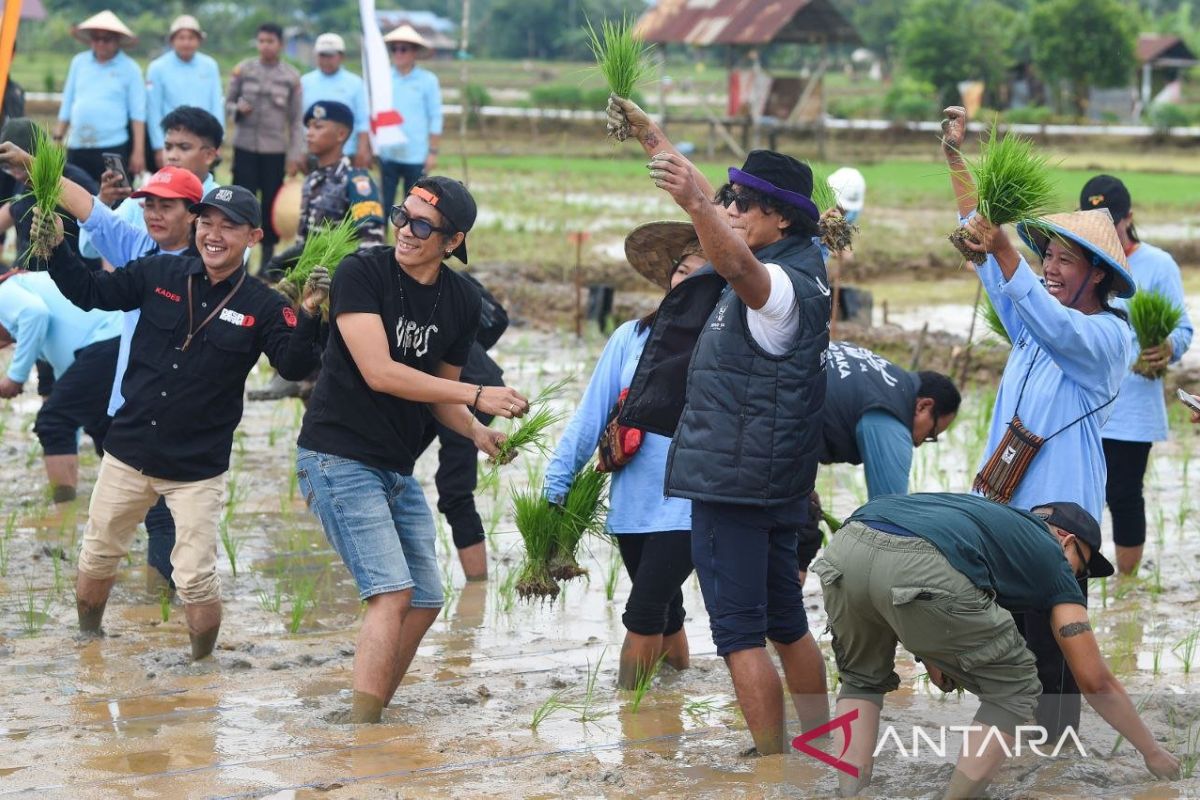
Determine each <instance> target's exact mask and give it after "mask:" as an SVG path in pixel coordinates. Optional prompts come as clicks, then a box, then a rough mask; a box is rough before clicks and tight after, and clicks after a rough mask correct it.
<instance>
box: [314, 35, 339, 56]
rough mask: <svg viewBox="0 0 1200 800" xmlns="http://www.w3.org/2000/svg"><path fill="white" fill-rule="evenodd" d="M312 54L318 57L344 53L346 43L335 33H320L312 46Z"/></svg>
mask: <svg viewBox="0 0 1200 800" xmlns="http://www.w3.org/2000/svg"><path fill="white" fill-rule="evenodd" d="M313 52H314V53H316V54H317V55H319V56H326V55H332V54H333V53H344V52H346V42H345V41H344V40H343V39H342V37H341V36H338V35H337V34H336V33H322V34H321V35H320V36H318V37H317V41H316V43H315V44H313Z"/></svg>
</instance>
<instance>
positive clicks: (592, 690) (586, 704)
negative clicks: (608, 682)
mask: <svg viewBox="0 0 1200 800" xmlns="http://www.w3.org/2000/svg"><path fill="white" fill-rule="evenodd" d="M607 652H608V647H605V648H604V649H603V650H601V651H600V657H599V658H597V659H596V663H595V665H593V664H592V660H591V659H590V658H589V659H588V676H587V683H586V684H584V687H583V707H582V708H581V709H580V714H579V721H580V722H583V723H585V724H586V723H588V722H594V721H595V720H598V719H600V718H601V717H603V716H605V713H606V712H603V711H600V710H598V709H596V708H595V707H594V701H595V699H596V687H597V686H598V685H599V682H600V664H601V662H603V661H604V655H605V654H606V653H607Z"/></svg>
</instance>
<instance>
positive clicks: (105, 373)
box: [0, 272, 121, 503]
mask: <svg viewBox="0 0 1200 800" xmlns="http://www.w3.org/2000/svg"><path fill="white" fill-rule="evenodd" d="M120 333H121V315H120V314H119V313H118V312H115V311H83V310H81V309H79V308H76V307H75V306H74V305H72V304H71V301H69V300H67V298H65V297H63V295H62V292H60V291H59V290H58V287H57V286H55V285H54V281H53V280H52V279H51V278H50V275H49V273H46V272H10V273H6V274H4V275H0V346H5V345H7V344H10V343H12V342H16V351H15V352H14V353H13V357H12V361H11V362H10V363H9V365H8V373H7V374H6V375H5V376H4V377H3V378H0V397H5V398H8V397H16V396H17V395H18V394H20V393H21V391H22V389H23V388H24V384H25V381H26V380H28V378H29V373H30V370H31V369H32V367H33V364H34V362H35V361H36V360H38V359H41V360H44V361H47V362H49V363H50V366H51V367H53V369H54V388H53V389H52V390H51V392H50V396H49V397H48V398H46V401H45V402H44V403H43V404H42V407H41V409H40V410H39V411H38V415H37V420H36V421H35V423H34V426H33V429H34V432H35V433H36V434H37V437H38V440H39V441H40V442H41V445H42V451H43V453H44V454H45V464H46V476H47V478H48V479H49V481H50V486H51V494H52V497H53V498H54V502H56V503H61V502H68V501H70V500H74V499H75V486H76V484H77V483H78V482H79V429H80V428H83V429H84V430H85V431H87V433H88V435H89V436H91V437H92V441H93V442H94V443H95V445H96V452H98V453H99V452H100V448H101V446H102V444H103V442H104V434H105V432H106V431H107V430H108V415H107V414H106V413H105V398H106V396H107V391H106V389H105V387H106V386H108V385H110V384H111V383H112V380H113V371H114V367H115V365H116V360H117V342H118V338H117V337H118V336H119V335H120Z"/></svg>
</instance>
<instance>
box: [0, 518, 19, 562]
mask: <svg viewBox="0 0 1200 800" xmlns="http://www.w3.org/2000/svg"><path fill="white" fill-rule="evenodd" d="M16 529H17V512H15V511H12V512H9V515H8V519H6V520H5V521H4V535H3V536H0V578H7V577H8V557H9V554H10V553H11V550H10V545H9V543H10V542H11V541H12V535H13V531H15V530H16Z"/></svg>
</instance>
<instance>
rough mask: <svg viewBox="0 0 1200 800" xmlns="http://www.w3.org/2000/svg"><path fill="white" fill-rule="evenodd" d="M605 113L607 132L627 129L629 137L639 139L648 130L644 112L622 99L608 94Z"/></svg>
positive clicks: (648, 121)
mask: <svg viewBox="0 0 1200 800" xmlns="http://www.w3.org/2000/svg"><path fill="white" fill-rule="evenodd" d="M605 113H606V114H607V115H608V130H609V131H615V130H618V129H620V128H623V127H627V128H628V129H629V134H630V135H631V136H633V137H634V138H635V139H641V138H642V134H644V133H645V132H646V131H648V130H649V129H650V125H651V122H650V117H649V116H648V115H647V114H646V112H645V111H643V110H642V109H641V106H639V105H638V104H637V103H635V102H633V101H632V100H627V99H625V98H624V97H618V96H617V95H615V94H610V95H609V96H608V106H607V108H605Z"/></svg>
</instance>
